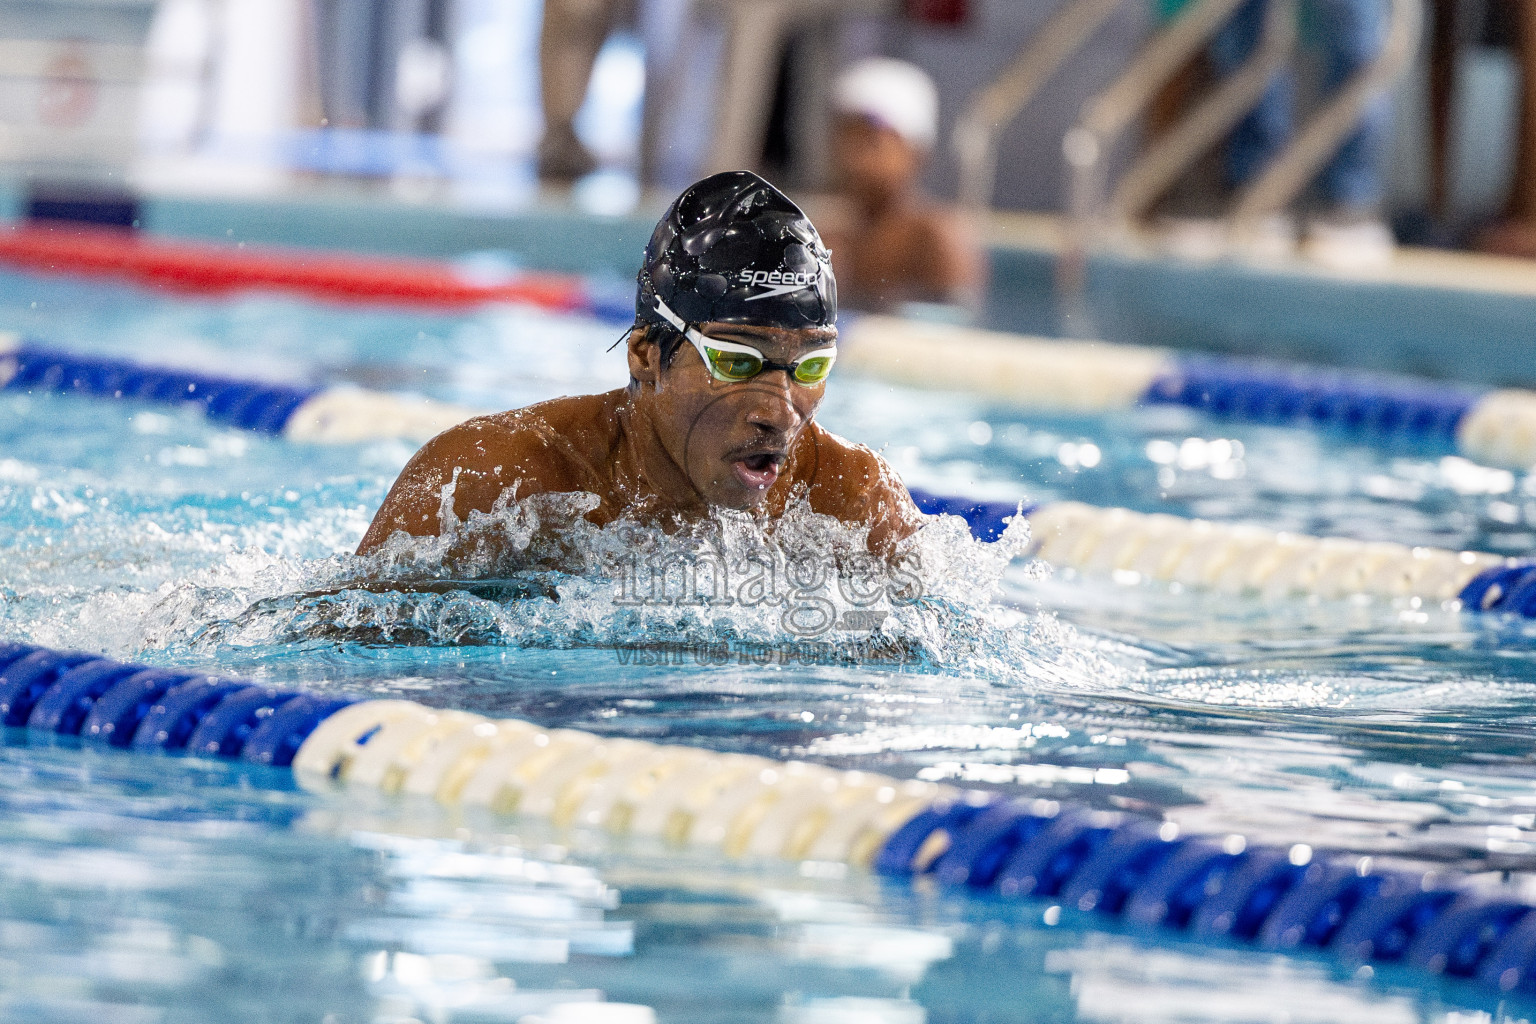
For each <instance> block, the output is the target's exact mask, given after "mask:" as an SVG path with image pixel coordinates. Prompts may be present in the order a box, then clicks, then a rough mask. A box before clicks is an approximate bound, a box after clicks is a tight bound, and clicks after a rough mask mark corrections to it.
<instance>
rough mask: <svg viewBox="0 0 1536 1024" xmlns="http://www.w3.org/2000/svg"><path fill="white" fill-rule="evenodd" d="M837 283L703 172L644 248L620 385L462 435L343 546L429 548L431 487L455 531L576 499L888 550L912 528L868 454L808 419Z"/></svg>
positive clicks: (771, 205)
mask: <svg viewBox="0 0 1536 1024" xmlns="http://www.w3.org/2000/svg"><path fill="white" fill-rule="evenodd" d="M836 318H837V285H836V281H835V280H834V277H833V273H832V265H831V261H830V258H829V255H828V252H827V250H826V248H825V246H823V245H822V242H821V238H820V236H819V235H818V234H817V233H816V229H815V228H814V227H813V226H812V225H811V222H810V221H809V220H808V219H806V217H805V215H804V214H803V213H802V212H801V211H800V209H799V208H798V207H797V206H796V205H795V204H794V203H793V202H791V201H790V199H789V198H788V197H787V196H785V195H784V194H783V193H782V192H780V191H779V190H778V189H776V188H774V187H773V186H772V185H770V184H769V183H768V182H766V181H764V180H763V179H762V178H759V177H758V176H757V175H755V174H752V173H750V172H748V171H730V172H726V173H722V174H715V175H712V176H710V177H708V178H705V179H704V180H703V181H700V182H698V183H696V184H694V185H693V186H691V187H689V188H688V189H687V190H686V191H685V192H683V194H682V195H681V196H679V197H678V199H677V201H676V202H674V203H673V204H672V206H671V207H670V208H669V209H668V210H667V212H666V215H665V216H664V217H662V219H661V222H660V223H659V224H657V226H656V230H655V232H654V233H653V234H652V235H651V240H650V242H649V244H647V246H646V248H645V262H644V265H643V266H642V267H641V269H640V273H639V277H638V290H637V293H636V297H635V322H634V325H633V327H632V328H631V329H630V331H629V333H628V335H627V345H628V349H627V353H628V361H629V384H628V386H627V387H622V388H618V389H616V390H613V391H609V392H606V393H604V394H599V395H582V396H577V397H569V398H557V399H554V400H552V401H548V402H541V403H539V404H537V405H532V406H529V407H527V408H524V409H514V410H512V411H510V412H503V413H496V414H494V415H490V416H481V417H478V418H476V419H472V420H469V421H467V422H465V423H462V424H460V425H459V426H456V427H453V428H451V429H450V430H448V431H446V432H444V433H442V434H440V435H438V436H437V437H435V438H433V439H432V440H431V441H429V442H428V443H427V444H426V446H425V447H423V448H422V449H421V450H420V451H419V452H417V453H416V455H415V456H414V457H413V458H412V459H411V460H410V462H408V463H407V464H406V466H405V469H404V470H403V471H402V472H401V474H400V477H399V479H398V480H396V481H395V485H394V487H393V488H391V489H390V492H389V495H388V496H387V497H386V498H385V499H384V504H383V506H382V507H381V508H380V509H379V512H378V514H377V515H376V516H375V517H374V520H373V524H372V525H371V526H370V527H369V528H368V532H367V533H366V534H365V535H364V536H363V540H362V543H361V544H360V545H359V546H358V553H359V554H367V553H369V552H371V551H374V550H376V549H377V548H379V547H380V546H381V545H383V544H384V543H385V541H387V540H388V539H389V538H390V537H391V536H392V535H394V534H396V533H398V532H401V531H404V532H405V533H407V534H410V535H413V536H418V537H430V536H438V535H440V534H441V533H442V530H443V523H442V521H441V516H440V508H441V507H442V506H443V504H444V498H443V495H444V492H445V488H447V487H449V486H450V485H451V486H452V488H453V490H452V501H453V505H452V511H453V515H454V516H455V517H457V519H459V520H461V521H463V520H466V519H467V518H468V517H469V515H470V513H471V512H482V513H489V512H491V511H492V510H493V508H495V507H496V506H497V503H498V502H502V503H503V504H505V502H507V501H510V500H516V501H520V500H523V499H525V498H529V497H531V496H534V495H540V494H564V493H572V492H586V493H590V494H593V495H596V496H597V498H598V503H597V505H596V507H595V508H593V509H591V510H590V511H588V512H587V513H586V518H587V519H589V520H591V521H592V522H594V523H597V524H598V525H604V524H607V523H610V522H613V521H615V520H618V519H620V518H627V519H630V520H634V521H640V522H647V523H652V524H655V525H658V526H661V527H663V528H665V527H668V526H674V525H683V524H687V523H689V522H695V521H699V520H702V519H703V518H705V517H708V516H709V515H710V514H711V513H712V512H713V511H714V510H717V509H736V510H741V511H745V512H748V513H750V514H751V515H753V516H754V517H756V518H757V519H758V520H759V521H762V522H764V523H765V524H766V523H768V522H770V521H771V520H773V519H775V518H777V517H778V516H780V515H782V514H783V513H784V512H785V510H786V509H787V508H789V507H791V506H792V505H794V504H795V503H799V502H805V503H808V504H809V507H810V510H811V511H812V512H816V513H821V514H824V515H828V516H831V517H834V518H836V519H838V520H841V521H843V522H845V523H851V524H856V525H860V526H867V527H868V529H869V534H868V546H869V549H870V550H871V551H873V552H875V553H878V554H886V555H890V554H893V553H894V549H895V546H896V545H897V544H898V542H899V541H901V540H902V539H904V538H905V537H907V536H909V535H910V534H911V533H912V532H914V531H915V530H916V529H917V527H918V525H919V523H920V522H921V521H922V515H921V513H919V512H918V510H917V508H916V506H914V505H913V503H912V498H911V496H910V495H908V493H907V491H906V488H905V487H903V486H902V484H901V482H900V481H899V480H898V479H897V478H896V476H895V474H894V473H892V472H891V470H890V468H889V467H888V466H887V465H886V464H885V462H884V460H882V459H881V458H880V457H879V456H878V455H876V454H875V453H874V452H872V451H870V450H869V449H868V448H865V447H863V446H862V445H857V444H853V443H851V442H849V441H845V440H843V439H842V438H840V437H838V436H837V435H835V434H833V433H831V432H829V431H827V430H825V429H824V428H823V427H822V426H821V425H820V424H818V423H816V422H815V416H816V410H817V408H818V407H819V406H820V405H821V402H822V399H823V398H824V397H825V394H826V388H827V380H828V376H829V374H831V372H832V367H833V364H834V363H835V362H836V359H837V328H836V327H835V326H834V322H835V320H836Z"/></svg>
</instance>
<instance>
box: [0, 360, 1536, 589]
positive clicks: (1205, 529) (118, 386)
mask: <svg viewBox="0 0 1536 1024" xmlns="http://www.w3.org/2000/svg"><path fill="white" fill-rule="evenodd" d="M1122 368H1123V367H1122ZM0 387H3V388H10V389H17V390H46V391H58V392H68V393H77V394H87V395H94V396H99V397H106V398H128V399H138V400H144V401H153V402H161V403H170V404H188V403H192V404H196V405H197V406H199V407H200V408H201V409H202V410H203V411H204V412H205V413H206V414H207V415H208V416H209V417H210V418H211V419H214V420H216V421H217V422H221V423H227V424H229V425H231V426H237V427H243V428H246V429H250V430H258V431H263V432H266V433H271V434H277V435H280V436H282V437H285V438H289V439H291V440H295V441H307V442H321V443H344V442H356V441H363V440H369V439H378V438H388V437H402V438H406V439H409V440H415V441H423V440H426V439H427V438H429V437H431V436H433V435H435V434H437V433H439V432H441V431H443V430H446V429H447V428H448V427H450V426H453V425H454V424H456V423H460V422H463V421H464V420H465V419H468V418H469V417H470V416H472V415H474V414H475V413H474V410H470V409H464V408H459V407H456V406H449V405H444V404H442V403H437V402H431V401H427V400H425V399H419V400H414V401H413V400H410V399H404V398H398V397H396V396H393V395H386V394H379V393H376V392H369V391H363V390H361V389H355V388H329V389H321V388H314V387H301V386H295V385H286V384H270V383H262V382H257V381H249V380H238V379H234V378H226V377H215V376H211V375H208V374H203V373H197V372H194V371H189V370H180V369H167V368H159V367H148V366H141V365H138V364H136V363H131V362H127V361H123V360H113V359H101V358H96V357H84V356H73V355H69V354H67V353H61V352H57V351H53V350H48V349H41V348H36V347H31V346H27V345H23V344H20V343H19V342H16V341H14V340H13V341H12V342H11V344H10V345H9V347H7V346H6V345H5V343H4V341H3V340H0ZM914 497H916V498H917V500H918V504H919V507H920V508H922V509H923V511H924V512H927V513H929V514H930V515H933V514H939V513H944V514H951V515H958V516H960V517H961V518H963V519H965V520H966V522H967V523H968V524H969V525H970V527H971V529H972V532H974V533H975V534H976V535H977V536H980V537H983V538H985V539H992V538H995V537H996V536H997V535H998V534H1000V533H1001V532H1002V530H1003V528H1004V525H1005V523H1004V520H1005V519H1007V518H1008V517H1009V516H1012V515H1014V514H1016V512H1017V511H1018V509H1017V507H1016V506H1013V505H1008V504H1003V503H989V502H975V501H972V500H969V499H965V498H953V497H945V496H941V495H930V494H924V493H923V492H920V491H919V492H914ZM1024 514H1025V516H1026V517H1027V518H1028V519H1029V522H1030V526H1031V528H1032V530H1033V531H1034V536H1035V547H1034V553H1035V554H1036V555H1037V556H1038V557H1040V558H1042V559H1044V560H1045V561H1047V562H1051V563H1053V564H1056V565H1062V566H1070V567H1073V568H1077V569H1082V570H1085V571H1088V572H1104V573H1110V574H1114V575H1115V576H1116V578H1119V579H1125V580H1130V579H1133V578H1134V579H1136V580H1140V579H1148V580H1160V581H1163V582H1169V583H1179V584H1181V585H1184V586H1188V587H1198V588H1204V589H1215V590H1219V591H1224V592H1229V593H1234V594H1260V595H1265V596H1271V597H1285V596H1294V595H1315V596H1319V597H1347V596H1350V595H1353V594H1369V595H1374V596H1378V597H1385V598H1410V599H1412V598H1418V599H1420V600H1421V601H1428V602H1432V603H1435V604H1441V603H1444V602H1447V601H1454V600H1460V601H1461V602H1462V605H1463V607H1466V608H1469V609H1474V610H1477V611H1498V612H1508V613H1513V614H1517V615H1523V616H1527V617H1536V561H1511V560H1507V559H1503V558H1500V557H1498V556H1495V555H1489V554H1482V553H1478V552H1454V551H1443V550H1439V549H1434V548H1410V547H1407V546H1405V545H1401V544H1391V543H1385V542H1381V543H1366V542H1362V541H1352V540H1345V539H1339V538H1321V539H1320V538H1314V537H1304V536H1298V535H1291V534H1283V533H1275V532H1273V531H1266V530H1263V529H1262V528H1259V527H1250V526H1241V525H1226V524H1216V523H1207V522H1202V521H1200V520H1184V519H1178V518H1176V517H1174V516H1165V515H1142V514H1139V513H1135V512H1129V511H1126V510H1124V509H1096V508H1092V507H1091V506H1087V505H1080V504H1077V503H1076V502H1057V503H1054V504H1050V505H1045V506H1041V507H1038V508H1031V509H1029V510H1027V511H1025V513H1024Z"/></svg>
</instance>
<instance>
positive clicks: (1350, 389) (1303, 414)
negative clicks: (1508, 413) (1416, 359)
mask: <svg viewBox="0 0 1536 1024" xmlns="http://www.w3.org/2000/svg"><path fill="white" fill-rule="evenodd" d="M1483 394H1484V392H1482V391H1479V390H1473V389H1469V388H1463V387H1457V386H1455V385H1452V384H1445V383H1440V382H1431V381H1424V380H1415V379H1412V378H1400V377H1393V376H1390V375H1387V374H1375V373H1364V372H1358V371H1355V372H1351V371H1344V370H1330V369H1324V368H1320V367H1315V366H1303V365H1288V364H1284V363H1273V362H1267V361H1263V360H1248V359H1235V358H1232V357H1219V356H1204V357H1198V356H1181V357H1178V358H1176V360H1175V361H1174V364H1173V366H1172V367H1171V368H1170V369H1168V370H1165V371H1164V372H1163V373H1162V374H1160V375H1159V376H1158V377H1157V378H1156V379H1155V380H1153V381H1152V383H1151V385H1150V386H1149V387H1148V388H1147V390H1146V392H1145V394H1143V395H1142V398H1141V402H1142V404H1143V405H1182V406H1185V407H1188V408H1191V409H1199V410H1202V411H1204V412H1207V413H1210V414H1211V415H1214V416H1219V417H1221V418H1223V419H1228V420H1237V421H1240V422H1245V423H1275V424H1306V425H1309V426H1316V427H1330V428H1335V429H1341V430H1345V431H1349V432H1351V433H1355V434H1363V435H1368V436H1372V437H1377V438H1383V439H1385V438H1393V437H1398V438H1406V439H1414V440H1425V441H1435V442H1439V443H1441V444H1444V445H1446V446H1449V447H1451V448H1454V447H1455V446H1456V430H1457V427H1459V426H1460V425H1461V421H1462V419H1463V418H1464V417H1465V416H1466V415H1467V413H1468V412H1470V411H1471V410H1472V408H1473V407H1474V406H1475V405H1476V404H1477V402H1478V400H1479V399H1480V398H1482V397H1483Z"/></svg>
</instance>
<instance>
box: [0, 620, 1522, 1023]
mask: <svg viewBox="0 0 1536 1024" xmlns="http://www.w3.org/2000/svg"><path fill="white" fill-rule="evenodd" d="M354 703H357V702H356V701H355V700H354V699H352V698H348V697H338V696H333V695H324V694H313V693H300V692H295V691H284V690H274V689H270V688H267V687H264V686H260V685H257V684H254V683H250V682H247V681H244V680H239V679H226V678H220V677H217V676H211V675H205V674H202V673H196V672H186V671H178V670H167V669H157V668H152V667H149V666H145V665H126V664H122V663H120V662H116V661H112V660H110V659H107V658H101V657H98V656H96V655H92V654H88V653H85V652H81V651H55V650H49V649H47V648H41V647H33V646H30V645H26V644H0V704H3V705H4V710H3V714H4V716H5V717H4V721H5V723H6V724H7V725H11V726H14V727H16V728H24V729H26V730H27V731H29V732H31V733H34V734H36V733H42V734H49V735H58V736H78V737H80V738H81V739H82V740H84V741H86V742H95V743H101V744H106V745H110V746H114V747H119V748H123V749H126V750H132V751H135V752H141V753H142V752H165V753H191V754H194V755H200V756H216V757H223V758H229V759H238V760H242V761H245V762H248V763H251V764H258V765H268V766H272V767H278V768H284V767H290V766H291V765H292V762H293V759H294V755H295V753H296V752H297V751H298V749H299V747H300V746H301V745H302V744H303V743H304V741H305V740H306V739H307V738H308V737H309V736H310V735H311V734H312V733H313V732H314V731H315V730H316V729H317V728H319V726H320V725H321V723H323V722H324V721H326V719H328V718H329V717H330V716H331V715H333V714H335V713H337V712H338V711H340V710H342V709H343V708H346V707H349V706H351V705H352V704H354ZM364 742H366V740H364ZM873 867H874V870H875V871H876V872H878V873H879V874H882V875H885V876H887V877H892V878H906V879H910V878H913V877H916V876H931V877H933V878H935V879H936V880H937V881H938V882H939V883H940V884H942V885H945V886H947V887H949V888H951V889H953V890H955V891H959V892H988V893H991V894H993V895H994V896H997V897H1002V898H1007V899H1030V900H1035V901H1046V902H1050V903H1054V904H1055V905H1057V906H1059V907H1061V908H1062V909H1066V910H1069V911H1072V912H1077V913H1082V914H1090V913H1091V914H1094V915H1098V916H1101V917H1104V916H1107V917H1109V918H1114V919H1117V920H1120V921H1124V922H1126V923H1128V924H1131V925H1135V926H1139V927H1145V928H1155V929H1160V930H1163V931H1172V932H1176V933H1179V934H1182V935H1185V936H1188V937H1191V938H1197V939H1205V940H1219V941H1225V942H1234V941H1235V942H1239V943H1245V944H1249V945H1252V946H1256V947H1258V948H1261V949H1267V950H1275V951H1308V950H1310V951H1315V952H1318V953H1321V954H1325V955H1330V956H1333V957H1335V958H1337V959H1340V960H1343V961H1344V962H1346V963H1362V964H1363V963H1382V964H1401V965H1404V966H1407V967H1410V968H1412V969H1415V970H1418V971H1421V972H1425V973H1429V974H1437V975H1447V976H1451V977H1455V978H1462V979H1468V980H1472V981H1476V982H1480V983H1482V984H1484V985H1487V986H1491V987H1492V988H1494V989H1496V990H1498V991H1501V992H1509V991H1513V990H1516V989H1519V990H1522V991H1524V992H1527V993H1536V908H1533V907H1532V906H1531V905H1530V904H1528V903H1526V902H1524V901H1522V900H1519V899H1516V898H1513V897H1511V896H1508V895H1506V894H1504V893H1502V892H1499V891H1496V890H1494V889H1492V888H1490V887H1488V886H1480V885H1477V884H1474V882H1473V881H1471V880H1469V879H1467V878H1465V877H1457V876H1439V875H1435V874H1431V873H1424V872H1415V871H1409V870H1403V869H1389V870H1376V869H1374V868H1373V867H1371V862H1370V858H1361V857H1356V856H1349V855H1342V854H1340V855H1333V856H1327V855H1323V856H1318V857H1313V856H1312V852H1311V850H1310V848H1307V847H1302V846H1294V847H1289V848H1286V847H1279V846H1266V845H1257V846H1247V845H1245V844H1243V843H1242V842H1240V841H1234V839H1233V838H1230V837H1229V838H1228V839H1226V840H1220V839H1216V838H1212V837H1208V836H1183V837H1181V836H1179V835H1177V833H1176V831H1175V830H1174V829H1173V828H1172V826H1171V825H1169V824H1167V823H1163V822H1158V821H1155V820H1153V819H1150V818H1144V817H1137V816H1135V815H1129V814H1123V813H1116V812H1105V811H1099V810H1093V809H1090V808H1087V807H1080V806H1072V805H1069V804H1061V803H1058V802H1056V801H1051V800H1038V799H1037V800H1030V799H1023V798H998V797H997V796H996V794H990V793H982V792H969V793H963V794H961V795H960V797H959V798H957V799H945V800H942V801H940V802H936V803H932V804H930V805H929V806H927V807H926V808H923V807H919V808H917V809H916V810H915V811H914V812H913V815H912V817H910V818H909V819H907V821H906V822H905V824H902V825H900V826H899V827H896V828H895V829H894V830H893V831H892V832H891V834H890V835H889V836H888V837H887V838H886V840H885V841H884V843H883V844H882V845H881V846H880V848H879V849H878V850H877V851H876V853H875V856H874V858H873Z"/></svg>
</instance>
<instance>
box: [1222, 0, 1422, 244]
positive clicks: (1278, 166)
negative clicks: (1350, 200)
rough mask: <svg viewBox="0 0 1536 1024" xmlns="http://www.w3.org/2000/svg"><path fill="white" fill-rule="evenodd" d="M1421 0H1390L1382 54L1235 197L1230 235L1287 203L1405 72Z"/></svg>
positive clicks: (1251, 228)
mask: <svg viewBox="0 0 1536 1024" xmlns="http://www.w3.org/2000/svg"><path fill="white" fill-rule="evenodd" d="M1421 3H1422V0H1392V15H1391V21H1390V22H1389V24H1388V27H1387V38H1386V39H1385V40H1384V41H1383V43H1382V47H1381V53H1379V54H1378V55H1377V57H1376V59H1375V60H1374V61H1372V62H1371V63H1370V64H1369V65H1367V66H1366V67H1365V68H1364V69H1362V70H1361V71H1360V72H1359V73H1357V74H1356V75H1355V76H1354V77H1353V78H1352V79H1350V80H1349V82H1348V83H1346V84H1345V86H1344V88H1342V89H1340V90H1339V91H1338V93H1337V94H1335V95H1334V97H1333V99H1331V100H1330V101H1329V102H1328V104H1327V105H1326V106H1324V107H1323V109H1322V110H1320V111H1318V113H1317V114H1316V115H1315V116H1314V117H1313V118H1312V120H1311V121H1309V122H1308V123H1307V125H1306V127H1304V128H1303V129H1302V130H1301V133H1300V134H1299V135H1298V136H1297V138H1296V141H1295V142H1293V143H1292V144H1291V146H1290V148H1289V149H1287V150H1286V151H1285V152H1284V153H1282V154H1281V155H1280V156H1279V157H1277V158H1276V159H1275V160H1274V161H1272V162H1271V163H1270V164H1269V166H1268V167H1266V168H1265V169H1264V171H1263V173H1261V174H1260V175H1259V176H1258V178H1256V179H1255V180H1254V181H1253V183H1252V184H1250V185H1249V186H1248V187H1247V188H1245V189H1244V190H1243V191H1242V193H1241V194H1239V195H1238V197H1237V201H1236V202H1235V203H1234V204H1233V207H1232V212H1231V213H1230V214H1229V215H1228V225H1229V233H1230V234H1231V235H1232V237H1234V238H1236V239H1242V238H1244V237H1248V236H1251V235H1252V234H1253V233H1254V232H1255V231H1256V230H1257V228H1258V225H1259V224H1261V223H1262V222H1263V220H1264V219H1265V218H1266V217H1268V216H1270V215H1272V214H1274V213H1276V212H1278V211H1279V210H1281V209H1284V208H1285V207H1286V206H1287V205H1289V204H1290V202H1291V200H1292V199H1294V198H1295V197H1296V195H1297V193H1299V192H1300V191H1301V190H1302V189H1304V188H1306V186H1307V183H1308V182H1309V181H1311V180H1312V176H1313V175H1314V174H1316V173H1317V171H1318V169H1319V168H1321V167H1322V166H1323V164H1324V163H1326V162H1327V160H1328V159H1329V157H1331V156H1333V154H1334V153H1335V152H1337V151H1338V148H1339V146H1340V145H1341V144H1342V143H1343V142H1344V139H1345V137H1346V136H1348V135H1349V133H1350V132H1352V131H1354V129H1355V127H1356V125H1358V124H1359V122H1360V116H1361V114H1362V113H1363V112H1364V111H1365V108H1366V106H1367V105H1368V104H1370V103H1371V102H1372V101H1373V100H1375V99H1376V98H1377V97H1378V96H1380V95H1381V94H1382V93H1383V92H1384V91H1386V89H1387V88H1389V87H1390V86H1391V85H1392V83H1393V82H1394V81H1395V80H1396V79H1397V77H1398V76H1399V75H1401V74H1402V73H1403V72H1404V71H1405V70H1407V68H1408V65H1409V63H1410V62H1411V61H1412V60H1413V55H1414V54H1415V53H1416V52H1417V51H1418V48H1419V37H1420V35H1421V34H1422V31H1423V27H1424V11H1423V8H1422V6H1421Z"/></svg>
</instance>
